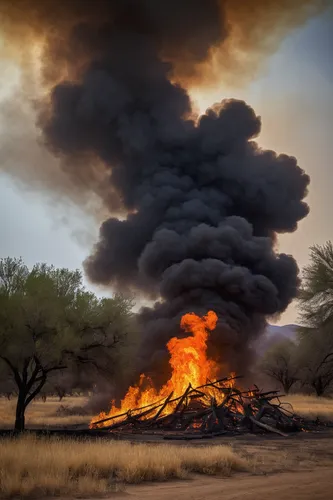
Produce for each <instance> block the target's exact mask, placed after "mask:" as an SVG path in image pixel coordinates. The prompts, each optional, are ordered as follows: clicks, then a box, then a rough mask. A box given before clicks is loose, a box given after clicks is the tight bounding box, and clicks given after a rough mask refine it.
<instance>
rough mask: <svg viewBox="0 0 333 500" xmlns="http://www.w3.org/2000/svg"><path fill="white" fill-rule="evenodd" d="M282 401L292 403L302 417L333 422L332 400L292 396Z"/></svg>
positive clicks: (301, 395)
mask: <svg viewBox="0 0 333 500" xmlns="http://www.w3.org/2000/svg"><path fill="white" fill-rule="evenodd" d="M282 401H284V402H286V403H290V404H291V405H292V407H293V409H294V412H295V413H297V414H298V415H300V416H302V417H308V418H313V419H316V418H317V417H318V418H320V419H326V420H333V399H331V398H323V397H321V398H318V397H316V396H306V395H303V394H290V395H289V396H286V397H284V398H283V399H282ZM286 408H288V407H286Z"/></svg>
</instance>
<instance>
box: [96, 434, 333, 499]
mask: <svg viewBox="0 0 333 500" xmlns="http://www.w3.org/2000/svg"><path fill="white" fill-rule="evenodd" d="M213 441H215V440H213ZM218 441H222V439H218ZM223 441H224V444H228V445H231V446H232V448H233V450H235V451H236V452H237V453H238V454H240V455H241V456H243V457H246V458H248V460H249V463H250V464H251V466H250V471H249V472H246V473H235V474H232V475H231V476H230V477H227V478H226V477H217V476H205V475H200V476H199V475H196V476H192V477H190V478H188V479H185V480H180V481H168V482H165V483H143V484H140V485H133V486H126V487H125V488H124V490H123V491H122V492H119V493H116V494H114V495H112V498H114V496H115V497H116V498H119V499H122V498H124V500H125V499H128V500H131V499H132V498H133V500H144V499H148V500H149V499H154V500H155V499H156V500H166V499H168V500H170V499H172V500H178V499H179V500H206V499H207V500H210V499H212V500H213V499H214V500H220V499H221V500H268V499H269V500H331V499H333V433H332V432H330V433H329V432H327V433H326V434H325V435H324V434H321V433H319V434H317V435H316V433H309V434H306V433H300V434H299V435H298V436H290V438H279V437H277V438H275V437H273V438H271V439H268V438H267V437H266V439H265V438H263V437H262V436H247V437H240V438H238V439H237V438H236V439H230V440H226V439H224V440H223ZM215 442H216V441H215ZM193 444H194V443H191V445H190V446H193ZM216 444H218V443H216ZM219 444H220V443H219ZM196 445H197V446H200V445H199V444H197V443H196ZM110 498H111V497H110ZM95 500H96V499H95Z"/></svg>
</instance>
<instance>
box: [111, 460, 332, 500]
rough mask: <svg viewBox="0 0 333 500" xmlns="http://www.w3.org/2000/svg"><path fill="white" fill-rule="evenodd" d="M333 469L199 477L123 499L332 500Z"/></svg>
mask: <svg viewBox="0 0 333 500" xmlns="http://www.w3.org/2000/svg"><path fill="white" fill-rule="evenodd" d="M332 492H333V473H332V467H329V468H319V469H317V470H313V471H302V472H284V473H280V474H273V475H266V476H249V475H242V476H241V475H237V476H233V477H231V478H227V479H226V478H217V477H212V478H208V477H206V476H205V477H199V478H195V479H192V480H186V481H178V482H172V483H171V482H168V483H163V484H156V485H140V486H133V487H129V488H127V491H126V493H124V494H122V495H120V496H119V497H121V496H124V498H128V500H130V499H133V500H134V499H135V500H144V499H156V500H164V499H165V500H167V499H168V500H169V499H172V500H178V499H179V500H209V499H214V500H219V499H221V500H222V499H223V500H259V499H261V500H266V499H269V500H331V499H332V498H333V493H332Z"/></svg>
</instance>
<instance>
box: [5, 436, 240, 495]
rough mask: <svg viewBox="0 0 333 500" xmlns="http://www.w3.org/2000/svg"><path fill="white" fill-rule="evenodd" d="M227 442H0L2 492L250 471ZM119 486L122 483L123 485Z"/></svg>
mask: <svg viewBox="0 0 333 500" xmlns="http://www.w3.org/2000/svg"><path fill="white" fill-rule="evenodd" d="M246 469H247V461H246V460H245V459H243V458H241V457H239V456H238V455H236V453H235V452H233V451H232V449H231V448H230V447H227V446H205V447H191V446H177V447H175V446H172V445H163V444H162V445H148V444H135V445H133V444H131V443H128V442H112V443H110V442H103V441H97V442H96V441H95V442H89V441H84V442H82V441H81V442H79V441H74V440H73V441H71V440H61V439H45V438H43V439H38V438H36V437H33V436H25V437H21V438H17V439H5V440H3V441H0V496H1V498H10V497H14V496H16V497H19V498H24V497H36V496H40V497H45V496H59V495H63V496H70V495H72V496H89V495H90V496H92V495H101V494H103V493H107V492H108V491H111V490H113V491H114V490H115V489H116V488H117V487H118V488H119V485H124V484H134V483H141V482H143V481H166V480H169V479H176V478H177V479H183V478H185V477H187V476H188V474H190V473H202V474H222V475H225V476H229V475H230V474H231V473H232V472H233V471H238V470H246ZM117 485H118V486H117Z"/></svg>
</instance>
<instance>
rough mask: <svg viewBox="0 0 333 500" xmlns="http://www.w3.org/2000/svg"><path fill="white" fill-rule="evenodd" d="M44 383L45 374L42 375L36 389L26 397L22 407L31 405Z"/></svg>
mask: <svg viewBox="0 0 333 500" xmlns="http://www.w3.org/2000/svg"><path fill="white" fill-rule="evenodd" d="M45 382H46V373H44V374H43V375H42V378H41V381H40V384H39V385H38V386H37V387H36V389H35V390H34V391H33V392H32V393H31V394H29V396H28V397H27V399H26V400H25V402H24V407H25V408H26V407H27V406H28V404H29V403H31V401H32V400H33V399H34V398H35V397H36V396H37V394H38V393H39V392H40V391H41V389H42V387H43V386H44V384H45Z"/></svg>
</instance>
